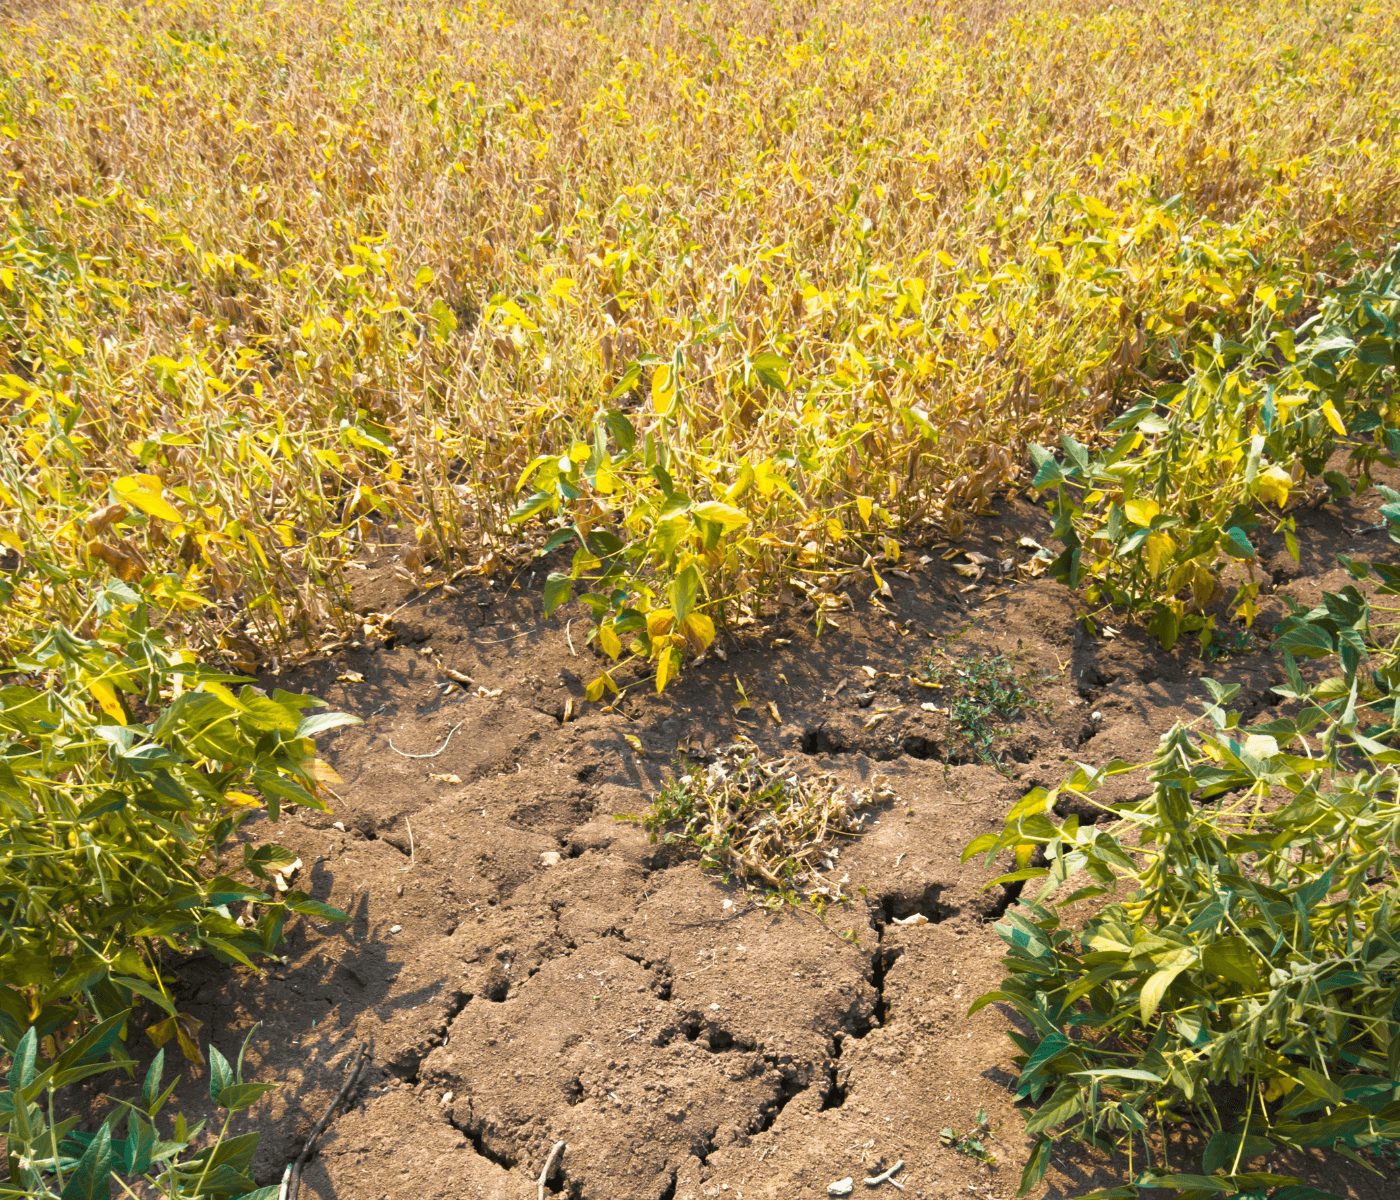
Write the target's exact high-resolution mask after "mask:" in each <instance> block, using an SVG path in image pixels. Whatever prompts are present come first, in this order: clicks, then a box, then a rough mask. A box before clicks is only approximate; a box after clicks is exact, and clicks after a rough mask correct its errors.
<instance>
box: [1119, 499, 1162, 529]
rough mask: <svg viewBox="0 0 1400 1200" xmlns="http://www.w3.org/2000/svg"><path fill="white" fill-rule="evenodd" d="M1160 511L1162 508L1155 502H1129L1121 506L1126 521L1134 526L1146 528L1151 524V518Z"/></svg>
mask: <svg viewBox="0 0 1400 1200" xmlns="http://www.w3.org/2000/svg"><path fill="white" fill-rule="evenodd" d="M1161 511H1162V506H1161V505H1160V504H1158V503H1157V501H1155V500H1129V501H1127V503H1125V504H1124V505H1123V512H1124V513H1125V514H1126V516H1127V518H1128V520H1130V521H1131V522H1132V523H1133V524H1134V525H1140V526H1142V527H1143V528H1146V527H1147V526H1148V525H1151V524H1152V518H1153V517H1155V516H1156V515H1157V514H1158V513H1159V512H1161Z"/></svg>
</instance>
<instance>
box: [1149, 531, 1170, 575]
mask: <svg viewBox="0 0 1400 1200" xmlns="http://www.w3.org/2000/svg"><path fill="white" fill-rule="evenodd" d="M1144 549H1145V550H1146V551H1147V569H1148V570H1149V571H1151V572H1152V574H1154V575H1160V574H1161V572H1162V565H1163V563H1165V562H1166V561H1167V559H1168V556H1169V555H1170V554H1171V552H1172V551H1173V550H1175V549H1176V543H1175V542H1174V541H1172V536H1171V534H1169V533H1149V534H1148V535H1147V542H1146V543H1145V545H1144Z"/></svg>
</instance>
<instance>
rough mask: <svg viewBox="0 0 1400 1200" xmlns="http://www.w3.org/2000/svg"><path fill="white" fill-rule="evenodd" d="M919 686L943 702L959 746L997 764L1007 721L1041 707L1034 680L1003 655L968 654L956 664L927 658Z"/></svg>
mask: <svg viewBox="0 0 1400 1200" xmlns="http://www.w3.org/2000/svg"><path fill="white" fill-rule="evenodd" d="M918 682H919V683H920V684H922V685H923V686H926V687H932V688H938V689H940V690H941V691H942V693H943V695H944V696H945V697H946V699H947V706H948V719H949V722H950V723H951V725H952V727H953V733H954V735H955V737H956V738H957V739H958V740H959V741H960V742H961V744H962V747H963V748H964V749H965V750H966V751H968V752H970V753H971V754H973V755H974V756H975V757H976V758H977V759H979V760H980V761H982V762H986V763H995V762H996V761H997V754H996V748H997V743H998V742H999V741H1000V740H1001V739H1002V738H1004V737H1005V736H1006V733H1007V729H1006V722H1008V721H1014V720H1016V719H1018V718H1019V717H1021V716H1022V715H1023V714H1024V713H1026V712H1028V711H1031V710H1033V709H1035V708H1037V707H1039V704H1040V701H1038V700H1037V699H1036V697H1035V694H1034V693H1033V692H1032V691H1031V685H1032V684H1033V683H1034V682H1035V680H1034V679H1033V678H1032V676H1031V675H1029V674H1027V673H1025V672H1023V671H1021V670H1020V669H1019V668H1018V667H1017V665H1016V663H1015V662H1013V661H1012V660H1011V659H1010V658H1008V657H1007V656H1006V655H1004V654H972V655H968V656H967V657H965V658H962V659H960V660H958V661H956V662H952V661H948V660H946V659H941V658H934V657H930V658H929V659H928V661H927V662H926V663H925V665H924V669H923V671H922V672H921V673H920V676H919V678H918Z"/></svg>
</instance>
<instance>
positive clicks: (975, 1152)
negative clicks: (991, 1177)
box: [938, 1108, 997, 1166]
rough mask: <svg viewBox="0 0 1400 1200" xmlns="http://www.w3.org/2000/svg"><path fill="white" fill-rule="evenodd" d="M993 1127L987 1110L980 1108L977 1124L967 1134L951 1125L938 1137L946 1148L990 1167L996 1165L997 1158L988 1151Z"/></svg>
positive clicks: (945, 1127) (946, 1126)
mask: <svg viewBox="0 0 1400 1200" xmlns="http://www.w3.org/2000/svg"><path fill="white" fill-rule="evenodd" d="M991 1132H992V1125H991V1122H990V1121H988V1120H987V1110H986V1109H984V1108H979V1109H978V1110H977V1123H976V1124H975V1125H973V1127H972V1128H971V1129H969V1130H968V1131H967V1132H966V1133H959V1132H958V1131H957V1130H956V1129H954V1128H953V1127H952V1126H951V1125H945V1126H944V1127H943V1131H942V1132H941V1133H940V1134H939V1135H938V1137H939V1139H940V1140H941V1141H942V1142H943V1144H944V1145H945V1146H950V1147H951V1148H952V1149H954V1150H956V1151H957V1152H958V1153H959V1154H962V1155H965V1156H966V1157H967V1158H975V1159H976V1160H977V1161H978V1162H980V1163H986V1164H987V1165H988V1166H991V1165H992V1164H994V1163H995V1162H996V1160H997V1156H996V1155H995V1154H993V1153H992V1152H991V1151H990V1150H988V1149H987V1145H986V1141H985V1140H984V1139H986V1138H987V1137H989V1136H990V1135H991Z"/></svg>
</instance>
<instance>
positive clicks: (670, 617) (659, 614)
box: [647, 608, 676, 638]
mask: <svg viewBox="0 0 1400 1200" xmlns="http://www.w3.org/2000/svg"><path fill="white" fill-rule="evenodd" d="M675 620H676V614H675V613H673V612H672V611H671V610H670V609H669V608H653V609H652V610H651V611H650V612H649V613H647V633H649V634H650V635H651V636H652V637H654V638H655V637H660V636H661V635H662V634H663V633H670V632H671V626H672V625H674V624H675Z"/></svg>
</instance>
